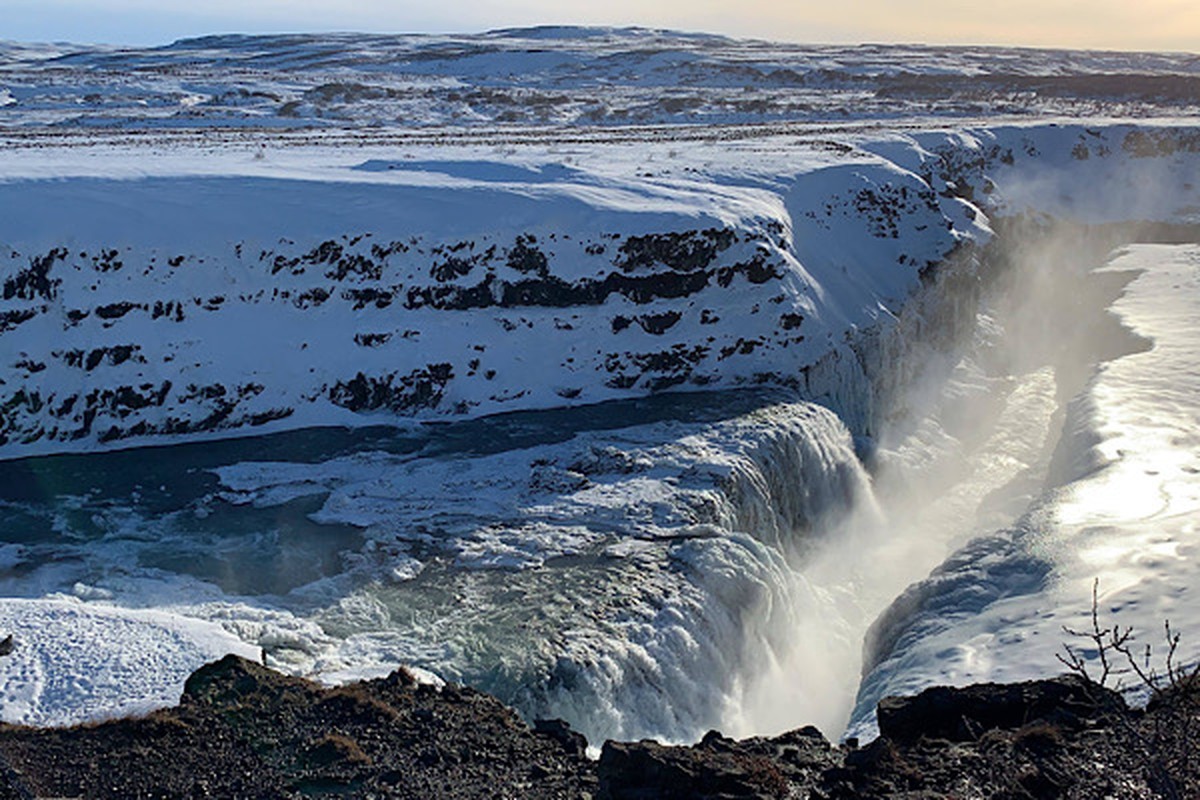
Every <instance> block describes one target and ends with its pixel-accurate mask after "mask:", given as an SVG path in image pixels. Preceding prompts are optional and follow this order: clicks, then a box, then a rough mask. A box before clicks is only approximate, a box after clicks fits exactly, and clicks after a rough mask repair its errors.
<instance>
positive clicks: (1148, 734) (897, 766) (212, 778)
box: [0, 656, 1200, 800]
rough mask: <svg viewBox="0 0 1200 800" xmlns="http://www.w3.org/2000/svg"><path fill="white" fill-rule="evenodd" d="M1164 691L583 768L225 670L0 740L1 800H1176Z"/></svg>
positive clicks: (1049, 695) (1192, 705)
mask: <svg viewBox="0 0 1200 800" xmlns="http://www.w3.org/2000/svg"><path fill="white" fill-rule="evenodd" d="M1181 691H1183V692H1185V693H1186V694H1187V696H1186V697H1179V696H1173V695H1172V696H1166V695H1164V698H1163V699H1162V700H1161V701H1160V702H1159V703H1158V704H1157V705H1156V706H1153V707H1151V708H1148V709H1147V710H1146V711H1144V712H1143V711H1133V710H1130V709H1128V708H1127V707H1126V706H1125V704H1124V703H1122V702H1120V699H1119V697H1118V696H1116V695H1115V694H1113V693H1111V692H1107V691H1105V690H1102V689H1099V688H1098V687H1095V686H1094V685H1085V684H1082V683H1080V682H1079V681H1077V680H1075V679H1073V678H1063V679H1056V680H1051V681H1034V682H1029V683H1023V684H1015V685H998V684H984V685H979V686H972V687H967V688H964V689H936V690H930V691H927V692H923V693H922V694H921V695H918V696H917V697H914V698H909V699H908V700H906V701H903V700H898V699H897V700H890V701H888V703H887V704H885V708H883V709H881V715H880V717H881V724H882V726H883V729H884V730H885V733H884V735H881V736H880V737H879V738H878V739H876V740H875V741H873V742H871V743H869V744H868V745H866V746H864V747H858V746H857V743H856V742H852V743H848V744H846V745H843V746H834V745H831V744H830V743H829V742H828V741H827V740H826V739H825V738H824V736H822V735H821V733H820V731H818V730H816V729H815V728H812V727H806V728H800V729H798V730H794V731H790V732H787V733H784V734H781V735H779V736H774V737H755V738H750V739H743V740H740V741H737V740H734V739H730V738H727V737H725V736H722V735H721V734H719V733H717V732H715V731H714V732H710V733H708V734H707V735H706V736H704V738H703V739H702V740H701V741H700V742H699V743H697V744H695V745H692V746H687V747H685V746H667V745H662V744H659V743H657V742H653V741H648V740H647V741H642V742H626V743H622V742H607V743H605V745H604V747H603V750H602V752H601V756H600V760H599V762H594V761H590V760H588V759H587V757H586V743H585V741H584V739H583V737H582V736H580V735H579V734H578V733H576V732H575V731H572V730H571V728H570V727H569V726H568V725H567V724H566V723H565V722H563V721H561V720H539V721H538V722H536V723H535V724H534V726H533V728H532V729H531V728H530V727H529V726H527V725H526V724H524V723H523V722H522V721H521V720H520V719H519V718H518V717H517V715H516V713H515V712H513V711H512V710H511V709H509V708H506V707H505V706H504V705H502V704H501V703H500V702H499V701H498V700H496V699H494V698H492V697H490V696H488V695H485V694H483V693H481V692H477V691H475V690H473V689H470V688H466V687H462V686H455V685H453V684H451V685H447V686H446V687H444V688H442V689H440V690H439V689H435V688H433V687H430V686H426V685H419V684H418V683H417V681H416V680H415V679H414V678H413V677H412V675H411V674H409V673H408V672H406V671H404V670H403V669H401V670H398V671H396V672H393V673H392V674H391V675H389V676H387V677H386V678H381V679H378V680H372V681H365V682H361V683H355V684H350V685H347V686H342V687H338V688H332V689H330V688H323V687H321V686H318V685H317V684H314V683H311V682H309V681H306V680H304V679H301V678H295V677H288V676H285V675H281V674H279V673H277V672H274V671H272V670H270V669H267V668H266V667H263V666H261V665H259V664H256V663H253V662H250V661H246V660H244V659H241V658H238V657H236V656H227V657H226V658H224V659H221V660H220V661H218V662H216V663H213V664H209V665H207V666H205V667H202V668H201V669H199V670H197V671H196V672H195V673H194V674H193V675H192V676H191V677H190V678H189V679H188V680H187V682H186V684H185V686H184V691H183V696H182V698H181V701H180V704H179V705H178V706H177V707H175V708H171V709H165V710H163V711H158V712H155V713H153V714H150V715H149V716H146V717H142V718H139V719H128V720H118V721H114V722H107V723H103V724H100V725H85V726H81V727H77V728H66V729H44V730H38V729H33V728H23V727H17V726H9V725H0V797H33V796H66V797H94V798H118V797H119V798H150V797H193V796H207V797H247V798H268V797H270V798H292V797H331V796H333V797H357V798H367V797H381V798H414V800H415V798H435V797H436V798H450V799H451V800H453V799H455V798H581V799H582V798H589V797H596V798H602V799H603V800H622V799H625V798H628V799H633V798H636V799H637V800H650V799H653V800H673V799H674V798H680V799H682V798H688V800H692V799H693V798H694V799H696V800H701V799H703V798H712V799H713V800H716V798H721V799H722V800H732V799H733V798H747V799H750V798H753V799H755V800H759V799H765V798H784V797H787V798H814V800H815V799H816V798H821V799H823V800H851V798H896V799H897V800H900V798H904V799H905V800H916V799H917V798H923V799H926V798H927V799H929V800H932V798H944V797H988V798H1004V799H1005V800H1018V799H1020V800H1028V799H1029V798H1039V799H1042V798H1045V799H1046V800H1049V799H1050V798H1079V799H1080V800H1084V799H1087V798H1100V797H1105V798H1130V800H1132V798H1139V799H1140V798H1153V797H1192V796H1195V794H1194V791H1193V790H1195V789H1196V788H1198V787H1200V783H1198V782H1197V778H1200V775H1198V774H1196V773H1197V772H1198V771H1200V770H1198V768H1200V765H1198V764H1196V760H1195V759H1191V760H1183V761H1174V762H1170V766H1171V768H1170V769H1169V770H1168V769H1163V768H1162V767H1163V765H1164V764H1166V763H1167V762H1165V761H1163V760H1162V759H1161V758H1160V757H1159V755H1158V753H1157V751H1156V750H1155V749H1154V748H1153V747H1148V743H1154V744H1155V745H1161V747H1163V748H1167V749H1170V748H1175V747H1183V748H1185V750H1183V751H1182V752H1187V748H1193V747H1194V743H1193V742H1191V741H1190V740H1188V741H1175V739H1179V737H1181V736H1184V735H1185V733H1186V731H1187V730H1189V729H1190V730H1194V729H1195V724H1196V723H1200V716H1198V714H1197V708H1198V707H1200V706H1198V705H1197V703H1196V698H1195V697H1194V691H1189V690H1187V689H1186V688H1185V689H1182V690H1181ZM1181 713H1183V714H1187V715H1191V716H1190V722H1188V721H1186V720H1185V719H1184V718H1183V717H1181V716H1180V714H1181ZM964 720H971V722H969V723H964V722H963V721H964ZM888 732H890V734H889V733H888ZM895 737H898V738H895ZM1172 737H1174V739H1172ZM1181 765H1182V766H1181Z"/></svg>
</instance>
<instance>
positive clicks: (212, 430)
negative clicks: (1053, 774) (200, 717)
mask: <svg viewBox="0 0 1200 800" xmlns="http://www.w3.org/2000/svg"><path fill="white" fill-rule="evenodd" d="M1198 63H1200V62H1197V59H1196V57H1194V56H1188V55H1161V54H1113V53H1074V52H1056V51H1034V50H1005V49H986V48H982V49H964V48H924V47H861V48H850V47H798V46H790V45H774V44H769V43H764V42H744V41H736V40H729V39H724V38H721V37H711V36H698V35H684V34H673V33H667V32H661V31H646V30H641V29H620V30H609V29H574V28H542V29H533V30H527V31H502V32H494V33H490V34H483V35H478V36H454V37H449V36H447V37H415V36H410V37H366V36H354V35H348V34H347V35H337V36H292V37H286V36H280V37H243V36H227V37H211V38H207V39H202V40H188V41H184V42H178V43H176V44H173V45H170V46H167V47H162V48H153V49H146V50H122V49H115V48H97V47H82V46H79V47H75V46H67V45H61V46H60V45H55V46H44V47H43V46H36V47H35V46H30V45H15V44H14V45H9V44H0V141H3V143H4V146H3V148H0V595H2V598H0V634H6V633H7V632H12V633H13V634H14V642H15V646H14V650H13V652H12V653H11V654H10V655H8V656H5V657H2V658H0V717H2V718H3V719H5V720H8V721H17V722H28V723H37V724H65V723H70V722H73V721H78V720H82V719H96V718H101V717H105V716H111V715H113V714H120V713H128V712H130V711H137V710H144V709H146V708H150V707H153V706H154V705H161V704H166V703H170V702H172V701H173V700H174V699H175V697H176V696H177V694H178V690H179V688H180V687H181V686H182V682H183V679H184V678H185V677H186V675H187V674H188V673H189V672H190V671H191V670H192V669H194V668H195V667H197V666H199V664H201V663H203V662H204V661H206V660H210V659H211V658H212V657H214V656H215V655H218V654H220V653H223V652H239V653H243V654H255V655H261V657H262V658H263V659H264V660H265V661H266V662H267V663H268V664H271V665H273V666H276V667H280V668H283V669H286V670H289V671H292V672H296V673H298V674H306V675H312V676H316V677H319V678H321V679H322V680H325V681H329V682H337V681H343V680H348V679H350V678H353V677H358V676H363V675H373V674H378V673H380V672H386V671H388V670H390V669H392V668H394V667H395V666H396V665H397V664H401V663H403V664H408V665H412V666H414V667H417V668H420V669H423V670H427V671H428V673H429V674H427V675H426V677H427V679H428V680H431V681H438V680H443V679H444V680H455V681H461V682H466V683H470V684H472V685H475V686H478V687H480V688H482V689H485V690H487V691H490V692H492V693H494V694H496V695H497V696H499V697H500V698H501V699H503V700H505V701H507V702H510V703H512V704H514V705H515V706H516V707H517V708H518V709H520V711H521V712H522V713H523V714H525V715H527V716H529V717H531V718H532V717H562V718H565V719H567V720H568V721H569V722H570V723H571V724H572V725H573V726H574V727H575V728H577V729H578V730H581V731H583V732H584V733H585V734H587V735H588V737H589V739H590V740H591V741H592V742H593V744H598V743H599V742H601V741H603V739H604V738H606V737H622V738H630V737H641V736H656V737H660V738H664V739H670V740H690V739H694V738H696V737H698V736H699V735H701V734H702V733H704V731H706V730H708V729H710V728H720V729H722V730H724V731H727V732H731V733H735V734H748V733H757V732H776V731H780V730H783V729H786V728H791V727H796V726H797V725H800V724H804V723H809V722H815V723H817V724H818V725H820V726H821V727H822V728H823V729H824V730H825V731H826V732H827V733H828V734H830V735H833V736H836V735H838V734H840V733H842V732H843V731H847V730H849V731H850V732H853V733H856V734H862V733H867V732H869V731H870V730H871V729H872V726H873V724H874V722H873V713H874V704H875V703H876V702H877V701H878V699H879V698H880V697H882V696H884V695H885V694H890V693H896V692H911V691H913V690H916V689H920V688H922V687H924V686H928V685H931V684H934V683H965V682H971V681H977V680H992V679H994V680H1000V679H1003V680H1012V679H1019V678H1026V677H1037V676H1044V675H1048V674H1053V673H1055V672H1057V671H1059V668H1060V666H1061V665H1060V664H1059V663H1058V661H1057V660H1056V658H1055V653H1056V652H1059V649H1060V648H1061V646H1062V644H1063V642H1064V634H1063V632H1062V626H1063V625H1064V624H1066V625H1068V626H1071V627H1083V626H1085V625H1086V624H1087V622H1088V619H1089V615H1090V612H1091V589H1092V585H1093V581H1095V580H1098V581H1099V583H1098V586H1099V595H1098V596H1099V598H1100V607H1101V608H1100V610H1101V611H1102V612H1103V613H1105V614H1112V615H1114V617H1115V619H1116V620H1118V621H1119V622H1120V623H1122V624H1127V625H1132V626H1134V627H1135V628H1136V629H1137V630H1138V631H1139V632H1144V634H1145V635H1146V636H1147V637H1153V636H1157V635H1158V631H1160V630H1161V627H1162V621H1163V619H1165V618H1169V619H1171V620H1172V621H1174V622H1175V623H1176V627H1177V628H1180V629H1181V630H1182V633H1183V634H1184V638H1183V640H1182V645H1181V650H1180V656H1182V657H1185V658H1188V659H1191V658H1195V657H1196V656H1197V655H1200V631H1197V632H1194V633H1192V632H1191V631H1189V630H1188V628H1187V627H1186V622H1187V621H1189V620H1194V619H1200V594H1198V593H1197V589H1196V587H1197V586H1200V582H1198V581H1197V567H1196V561H1195V556H1196V547H1197V541H1198V540H1197V536H1198V533H1197V521H1198V517H1197V514H1198V513H1200V507H1198V506H1197V502H1198V498H1200V460H1198V459H1200V449H1198V445H1197V437H1198V434H1197V433H1196V431H1197V430H1198V429H1200V428H1198V423H1200V400H1197V398H1198V397H1200V391H1198V390H1200V387H1198V386H1194V385H1193V384H1195V383H1196V380H1197V379H1196V375H1197V367H1196V364H1198V363H1200V352H1198V347H1197V342H1196V341H1195V339H1196V332H1195V330H1194V327H1195V325H1194V322H1195V320H1196V319H1198V318H1200V315H1198V313H1197V312H1198V310H1200V309H1198V308H1197V303H1198V302H1200V292H1198V291H1197V288H1198V286H1197V281H1198V280H1200V277H1198V276H1200V273H1198V270H1200V245H1198V244H1197V243H1198V242H1200V188H1198V187H1200V126H1197V125H1195V124H1194V119H1195V116H1194V114H1195V111H1196V106H1197V100H1198V98H1200V88H1198V87H1200V66H1198ZM1114 251H1115V255H1114ZM1155 641H1157V640H1155ZM860 673H861V677H860ZM856 697H857V700H856V699H855V698H856Z"/></svg>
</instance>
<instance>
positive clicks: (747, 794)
mask: <svg viewBox="0 0 1200 800" xmlns="http://www.w3.org/2000/svg"><path fill="white" fill-rule="evenodd" d="M597 774H598V776H599V779H600V791H599V793H598V794H597V797H598V798H600V799H601V800H642V799H643V798H658V799H660V800H709V799H711V800H716V799H717V798H721V799H722V800H725V799H726V798H728V799H729V800H732V799H733V798H747V800H751V799H754V800H757V798H764V800H765V799H766V798H782V797H787V795H788V790H789V785H788V782H787V780H786V779H785V778H784V777H783V775H782V774H781V773H780V771H779V769H778V768H777V767H776V766H775V763H774V762H773V761H772V760H771V759H769V758H766V757H765V756H760V755H754V754H750V753H745V752H742V751H741V750H740V749H736V748H729V749H726V750H708V749H706V748H703V747H702V746H701V747H695V748H690V747H667V746H664V745H661V744H658V743H657V742H653V741H649V740H646V741H641V742H636V743H622V742H606V743H605V745H604V750H603V751H602V752H601V753H600V764H599V767H598V768H597Z"/></svg>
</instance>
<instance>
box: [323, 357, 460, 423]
mask: <svg viewBox="0 0 1200 800" xmlns="http://www.w3.org/2000/svg"><path fill="white" fill-rule="evenodd" d="M453 377H454V368H453V366H452V365H450V364H428V365H426V366H425V367H423V368H421V369H416V370H413V371H412V372H410V373H408V374H407V375H397V374H396V373H389V374H387V375H382V376H378V377H369V376H367V375H364V374H363V373H361V372H360V373H358V374H357V375H355V376H354V377H353V378H352V379H350V380H349V381H339V382H338V383H336V384H334V385H333V386H332V387H330V389H329V400H330V402H332V403H333V404H334V405H339V406H341V407H343V408H347V409H349V410H351V411H376V410H378V409H381V408H386V409H388V410H389V411H394V412H398V413H405V412H410V411H413V410H414V409H419V408H436V407H437V406H438V404H439V403H440V402H441V400H442V393H443V392H444V391H445V388H446V384H448V383H449V382H450V380H451V379H452V378H453Z"/></svg>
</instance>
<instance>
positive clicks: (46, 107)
mask: <svg viewBox="0 0 1200 800" xmlns="http://www.w3.org/2000/svg"><path fill="white" fill-rule="evenodd" d="M1198 86H1200V59H1198V58H1197V57H1196V56H1195V55H1189V54H1185V53H1180V54H1160V53H1116V52H1095V51H1069V50H1037V49H1022V48H1001V47H993V48H988V47H930V46H922V45H889V46H883V45H864V46H842V45H809V46H804V45H792V44H781V43H772V42H763V41H753V40H737V39H728V38H725V37H721V36H713V35H707V34H685V33H678V32H673V31H658V30H648V29H644V28H574V27H545V28H532V29H515V30H501V31H492V32H489V33H483V34H474V35H467V34H458V35H394V36H385V35H365V34H354V33H340V34H338V33H334V34H294V35H266V36H247V35H220V36H206V37H202V38H197V39H184V40H181V41H178V42H175V43H173V44H170V45H165V46H162V47H147V48H114V47H96V46H85V45H79V46H48V47H32V46H26V45H3V44H0V88H7V89H8V90H10V91H11V92H12V94H13V97H14V98H15V99H16V102H15V103H13V104H12V105H11V106H6V107H4V110H3V111H0V127H5V128H14V129H36V130H41V129H44V128H45V127H68V128H82V129H86V130H95V129H141V128H145V127H155V128H162V129H211V128H228V127H233V128H271V129H277V128H290V129H299V130H309V129H314V128H347V127H348V128H362V127H364V126H368V127H370V128H371V129H375V130H378V129H384V130H404V129H411V128H414V127H420V126H445V127H448V128H454V129H458V128H463V127H483V128H490V127H494V126H497V125H499V126H506V127H507V126H513V125H539V126H540V125H548V124H549V125H565V126H572V127H585V126H609V127H611V126H622V125H639V124H688V125H695V124H698V123H702V124H717V123H724V124H728V123H757V122H766V121H778V120H793V121H794V120H809V121H825V122H835V123H837V122H845V121H847V120H854V119H896V118H899V117H928V116H941V117H952V118H964V117H966V118H978V117H979V116H981V115H982V116H995V115H1045V114H1062V115H1066V114H1069V115H1073V116H1076V117H1083V116H1086V117H1098V118H1102V117H1113V116H1121V117H1126V118H1139V117H1151V116H1155V115H1156V114H1157V113H1164V112H1168V113H1172V114H1179V115H1182V114H1187V113H1189V112H1190V113H1195V109H1196V105H1197V97H1198V94H1200V93H1198V91H1197V87H1198Z"/></svg>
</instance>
